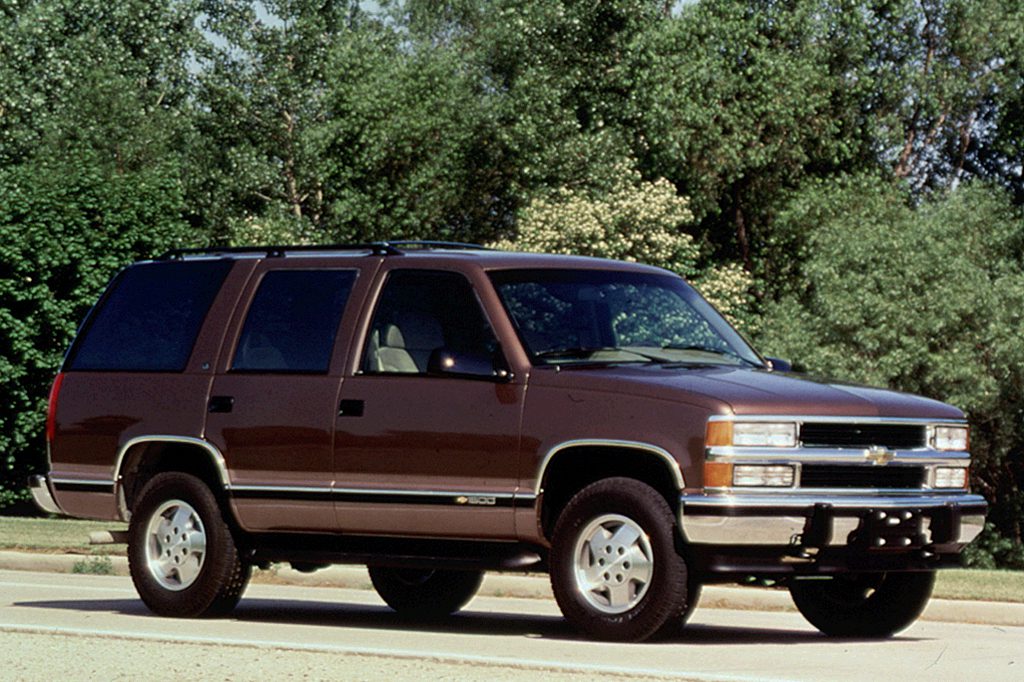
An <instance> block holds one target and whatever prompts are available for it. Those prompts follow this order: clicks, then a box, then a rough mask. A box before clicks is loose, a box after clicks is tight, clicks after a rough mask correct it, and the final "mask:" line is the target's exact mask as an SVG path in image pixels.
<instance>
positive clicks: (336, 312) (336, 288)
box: [231, 270, 356, 373]
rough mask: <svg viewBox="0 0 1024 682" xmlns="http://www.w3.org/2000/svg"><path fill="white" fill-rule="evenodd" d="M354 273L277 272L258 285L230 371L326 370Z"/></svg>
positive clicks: (306, 371)
mask: <svg viewBox="0 0 1024 682" xmlns="http://www.w3.org/2000/svg"><path fill="white" fill-rule="evenodd" d="M355 280H356V273H355V272H354V271H351V270H274V271H271V272H268V273H267V274H266V275H264V277H263V281H261V282H260V287H259V289H258V290H257V291H256V295H255V296H254V297H253V301H252V305H250V306H249V312H248V314H247V316H246V318H245V325H244V326H243V327H242V335H241V337H240V338H239V340H238V345H237V346H236V347H235V357H234V360H233V362H232V364H231V369H232V371H241V372H304V373H310V372H312V373H316V372H326V371H327V368H328V365H329V364H330V362H331V351H332V350H333V349H334V338H335V336H336V335H337V333H338V324H339V323H340V322H341V314H342V313H343V312H344V311H345V304H346V302H347V301H348V297H349V294H351V293H352V285H353V284H354V283H355Z"/></svg>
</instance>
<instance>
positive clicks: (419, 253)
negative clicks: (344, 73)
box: [157, 241, 664, 272]
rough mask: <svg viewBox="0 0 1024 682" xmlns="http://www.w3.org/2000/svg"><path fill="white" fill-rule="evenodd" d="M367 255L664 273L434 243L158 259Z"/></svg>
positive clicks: (190, 253)
mask: <svg viewBox="0 0 1024 682" xmlns="http://www.w3.org/2000/svg"><path fill="white" fill-rule="evenodd" d="M366 256H383V257H393V256H401V257H403V258H413V259H416V260H419V259H430V260H436V259H438V258H441V259H447V258H453V259H460V260H462V259H467V260H471V261H473V262H474V263H475V264H476V265H478V266H480V267H482V268H484V269H510V268H524V269H525V268H552V267H573V268H592V269H615V270H621V269H627V270H636V271H646V272H664V270H662V269H661V268H656V267H654V266H650V265H641V264H639V263H631V262H626V261H619V260H611V259H606V258H592V257H589V256H571V255H564V254H548V253H527V252H519V251H503V250H499V249H491V248H487V247H485V246H481V245H478V244H466V243H462V242H436V241H382V242H365V243H356V244H326V245H293V246H242V247H209V248H197V249H175V250H172V251H168V252H167V253H165V254H163V255H162V256H160V257H159V258H158V259H157V260H164V261H166V260H185V259H189V260H191V259H193V258H204V259H205V258H295V257H307V258H309V257H318V258H324V257H327V258H330V257H345V258H352V257H366Z"/></svg>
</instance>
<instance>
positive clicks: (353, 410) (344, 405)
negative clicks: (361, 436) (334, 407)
mask: <svg viewBox="0 0 1024 682" xmlns="http://www.w3.org/2000/svg"><path fill="white" fill-rule="evenodd" d="M338 416H339V417H362V416H363V401H362V400H342V401H341V402H340V403H339V404H338Z"/></svg>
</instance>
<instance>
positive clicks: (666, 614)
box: [551, 478, 689, 641]
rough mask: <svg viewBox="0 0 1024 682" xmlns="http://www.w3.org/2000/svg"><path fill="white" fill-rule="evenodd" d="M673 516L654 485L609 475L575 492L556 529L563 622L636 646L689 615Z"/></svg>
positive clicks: (554, 561) (556, 583) (555, 580)
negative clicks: (638, 642)
mask: <svg viewBox="0 0 1024 682" xmlns="http://www.w3.org/2000/svg"><path fill="white" fill-rule="evenodd" d="M677 535H678V534H677V532H676V524H675V518H674V516H673V514H672V510H671V509H670V508H669V506H668V503H667V502H665V499H664V498H663V497H662V496H661V495H660V494H659V493H658V492H657V491H656V490H654V489H653V488H651V487H650V486H648V485H646V484H645V483H641V482H640V481H637V480H634V479H630V478H609V479H605V480H602V481H598V482H597V483H593V484H591V485H589V486H587V487H586V488H584V489H583V490H581V491H580V492H579V493H577V494H576V495H575V496H574V497H573V498H572V499H571V500H570V501H569V504H567V505H566V507H565V509H564V510H563V512H562V514H561V515H560V516H559V518H558V522H557V523H556V525H555V531H554V534H553V536H552V543H551V585H552V588H553V590H554V593H555V599H556V600H557V601H558V605H559V607H560V608H561V609H562V613H563V614H564V615H565V617H566V619H567V620H568V621H569V622H570V623H572V624H573V625H574V626H576V627H577V628H579V629H580V630H582V631H584V632H586V633H587V634H589V635H591V636H593V637H597V638H599V639H608V640H618V641H640V640H643V639H647V638H648V637H650V636H652V635H655V634H657V633H660V632H667V631H670V630H672V629H674V628H678V627H680V625H681V624H682V621H683V617H684V615H688V605H689V600H688V595H687V570H686V563H685V562H684V561H683V558H682V556H680V554H679V552H678V551H677V548H676V542H677Z"/></svg>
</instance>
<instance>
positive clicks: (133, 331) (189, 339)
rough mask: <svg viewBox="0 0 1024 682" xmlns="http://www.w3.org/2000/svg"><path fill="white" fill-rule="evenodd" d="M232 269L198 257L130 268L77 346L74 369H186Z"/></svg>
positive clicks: (72, 361) (73, 354)
mask: <svg viewBox="0 0 1024 682" xmlns="http://www.w3.org/2000/svg"><path fill="white" fill-rule="evenodd" d="M230 269H231V263H230V262H227V261H196V262H183V263H182V262H170V263H144V264H139V265H133V266H131V267H129V268H128V269H127V270H124V271H123V272H122V273H121V274H120V275H118V276H117V277H116V278H115V279H114V282H113V283H112V284H111V286H110V288H109V289H108V291H107V293H106V294H105V295H104V296H103V298H102V299H101V300H100V303H99V305H98V306H97V308H96V309H95V310H94V311H93V312H92V314H91V315H90V316H89V319H88V320H87V321H86V325H85V327H84V328H83V330H82V333H81V334H80V335H79V338H78V340H77V341H76V342H75V345H74V346H72V348H71V353H70V354H69V355H68V367H69V369H71V370H82V371H88V370H96V371H115V370H116V371H125V372H180V371H182V370H183V369H185V364H186V363H187V362H188V358H189V356H190V355H191V354H192V347H193V346H194V345H195V342H196V337H197V336H198V335H199V329H200V327H202V324H203V320H204V319H205V318H206V313H207V312H209V310H210V306H211V305H212V304H213V299H214V297H215V296H216V295H217V292H218V291H220V286H221V284H223V282H224V278H225V277H226V276H227V273H228V270H230Z"/></svg>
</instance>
